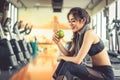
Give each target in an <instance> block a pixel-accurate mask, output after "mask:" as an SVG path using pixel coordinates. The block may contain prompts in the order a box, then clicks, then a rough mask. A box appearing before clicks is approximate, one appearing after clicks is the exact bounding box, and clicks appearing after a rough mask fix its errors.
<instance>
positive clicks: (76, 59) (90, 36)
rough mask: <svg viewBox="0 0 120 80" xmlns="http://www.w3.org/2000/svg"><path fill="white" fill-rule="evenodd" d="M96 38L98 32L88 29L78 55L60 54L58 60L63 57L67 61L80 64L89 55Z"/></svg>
mask: <svg viewBox="0 0 120 80" xmlns="http://www.w3.org/2000/svg"><path fill="white" fill-rule="evenodd" d="M95 38H96V34H95V33H94V32H93V31H92V30H88V31H87V32H86V33H85V35H84V39H83V43H82V46H81V48H80V50H79V52H78V54H77V56H73V57H67V56H59V57H58V61H59V60H61V59H63V60H65V61H71V62H73V63H76V64H80V63H81V62H82V60H83V59H84V58H85V56H86V55H87V53H88V51H89V49H90V47H91V45H92V44H93V42H94V40H95Z"/></svg>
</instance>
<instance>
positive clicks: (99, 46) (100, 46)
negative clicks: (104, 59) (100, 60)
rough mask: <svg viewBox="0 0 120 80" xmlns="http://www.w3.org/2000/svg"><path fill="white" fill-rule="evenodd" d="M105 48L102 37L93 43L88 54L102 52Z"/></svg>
mask: <svg viewBox="0 0 120 80" xmlns="http://www.w3.org/2000/svg"><path fill="white" fill-rule="evenodd" d="M104 48H105V46H104V44H103V42H102V40H101V39H100V41H99V42H98V43H96V44H92V46H91V48H90V50H89V51H88V54H89V55H90V56H93V55H96V54H97V53H99V52H101V51H102V50H103V49H104Z"/></svg>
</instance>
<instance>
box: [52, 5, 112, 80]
mask: <svg viewBox="0 0 120 80" xmlns="http://www.w3.org/2000/svg"><path fill="white" fill-rule="evenodd" d="M67 18H68V21H69V23H70V27H71V29H72V31H73V34H74V36H73V39H72V46H71V48H70V49H69V50H66V49H65V48H64V46H63V45H62V44H61V42H60V40H61V38H59V37H58V36H57V34H56V33H57V31H55V32H54V35H53V41H54V42H55V43H56V44H57V46H58V48H59V49H60V51H61V52H62V53H63V54H64V55H61V56H59V57H58V61H61V62H60V64H59V65H58V68H57V70H56V71H55V73H54V75H53V77H54V79H55V80H64V79H67V80H70V79H69V78H70V75H74V76H77V77H79V78H80V79H81V80H114V74H113V70H112V67H111V63H110V60H109V56H108V53H107V51H106V50H105V46H104V44H103V42H102V40H101V39H100V38H99V37H98V36H97V34H96V33H95V32H94V31H93V30H92V29H90V26H89V23H90V16H89V14H88V13H87V12H86V11H85V10H84V9H82V8H79V7H75V8H72V9H71V10H70V12H69V13H68V15H67ZM87 54H88V55H89V56H90V58H91V61H92V66H87V65H85V64H84V63H82V61H83V59H84V58H85V56H86V55H87Z"/></svg>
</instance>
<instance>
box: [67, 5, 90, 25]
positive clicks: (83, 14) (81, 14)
mask: <svg viewBox="0 0 120 80" xmlns="http://www.w3.org/2000/svg"><path fill="white" fill-rule="evenodd" d="M70 14H72V15H73V16H74V18H75V19H77V18H80V19H83V18H86V22H85V24H89V23H90V16H89V14H88V12H87V11H86V10H85V9H82V8H80V7H74V8H72V9H70V11H69V13H68V14H67V18H68V19H69V15H70Z"/></svg>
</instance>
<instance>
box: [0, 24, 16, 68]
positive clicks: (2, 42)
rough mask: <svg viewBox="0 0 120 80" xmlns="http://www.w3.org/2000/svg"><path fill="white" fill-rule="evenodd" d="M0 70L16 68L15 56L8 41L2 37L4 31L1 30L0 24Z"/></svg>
mask: <svg viewBox="0 0 120 80" xmlns="http://www.w3.org/2000/svg"><path fill="white" fill-rule="evenodd" d="M0 32H1V39H0V51H1V52H0V69H1V70H10V69H12V68H16V67H17V66H18V63H17V59H16V56H15V54H14V51H13V49H12V46H11V43H10V41H8V40H7V38H6V37H5V35H4V31H3V29H2V25H1V23H0Z"/></svg>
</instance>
